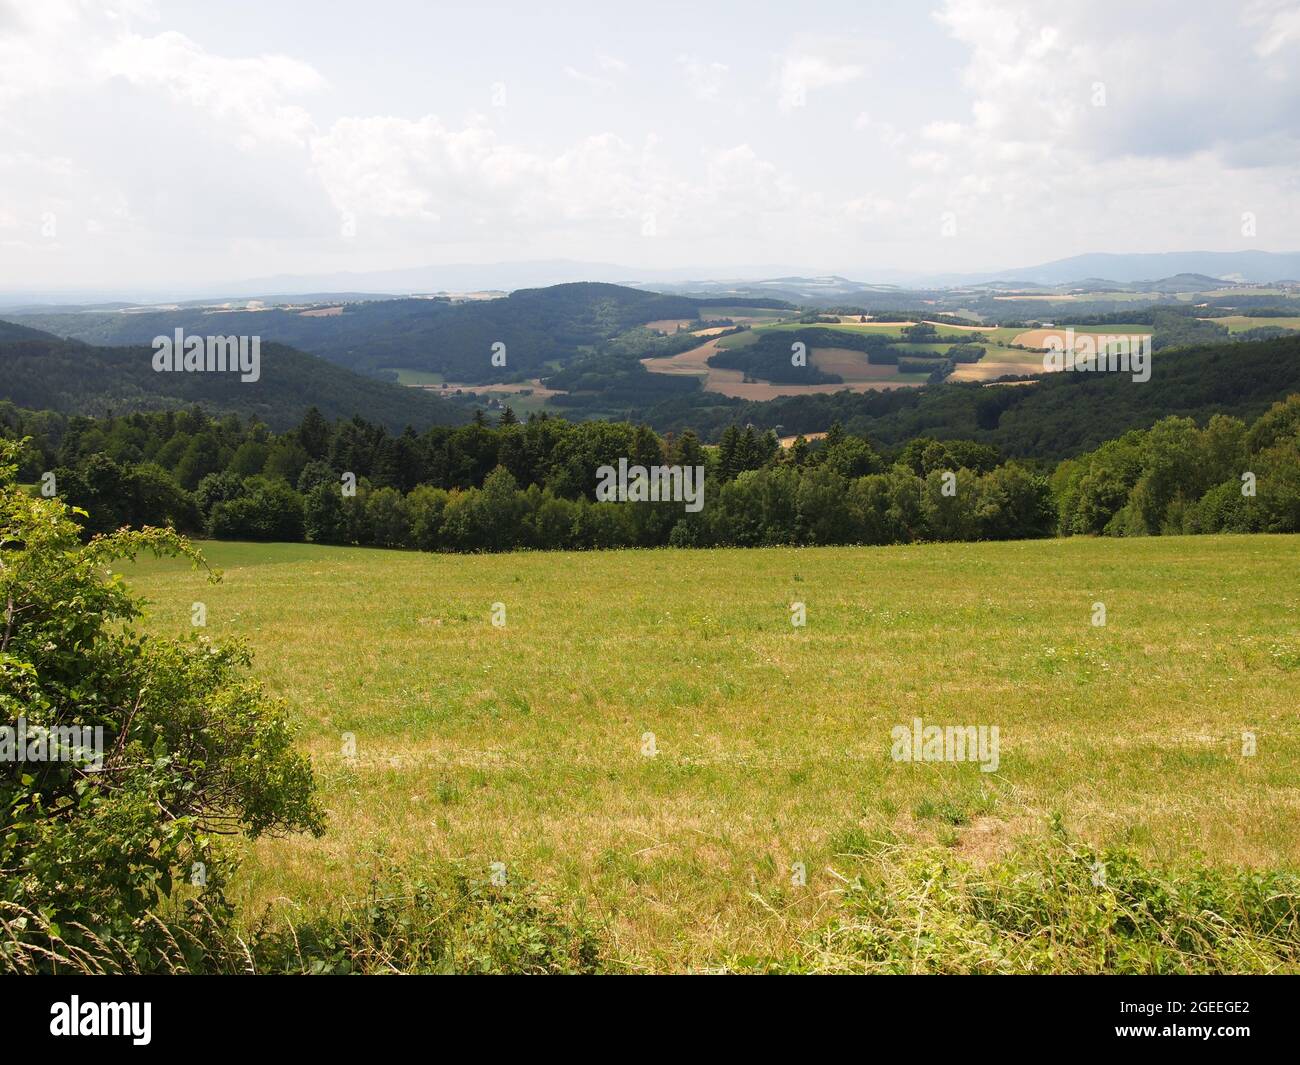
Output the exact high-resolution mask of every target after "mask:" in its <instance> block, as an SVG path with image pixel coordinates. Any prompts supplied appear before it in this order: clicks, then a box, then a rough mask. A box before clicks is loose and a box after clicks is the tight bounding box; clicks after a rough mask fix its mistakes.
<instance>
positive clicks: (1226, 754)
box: [127, 536, 1300, 970]
mask: <svg viewBox="0 0 1300 1065" xmlns="http://www.w3.org/2000/svg"><path fill="white" fill-rule="evenodd" d="M1298 549H1300V541H1298V540H1297V538H1296V537H1244V536H1243V537H1197V538H1166V539H1149V540H1136V541H1110V540H1104V541H1099V540H1049V541H1038V542H1027V543H1008V544H965V545H926V546H910V547H895V548H864V549H852V548H827V549H803V550H795V549H770V550H752V551H741V550H720V551H671V550H664V551H653V552H611V553H595V554H515V555H499V556H436V555H422V554H416V553H403V552H386V551H376V550H365V549H349V548H320V547H312V546H304V545H241V544H211V545H209V546H208V547H207V548H206V550H207V553H208V554H209V555H210V557H211V558H212V560H213V561H214V562H215V563H216V564H218V565H220V566H222V567H223V568H224V569H225V571H226V579H225V582H224V583H223V584H221V585H219V586H216V587H209V586H207V585H205V584H204V583H202V581H201V580H200V579H199V577H198V576H197V575H195V574H193V573H191V572H190V571H188V570H185V569H183V568H181V567H180V566H178V565H177V564H175V563H171V562H161V563H160V562H152V561H150V562H142V563H140V564H137V565H133V566H130V567H127V572H128V579H129V580H130V582H131V583H132V584H133V585H134V586H135V587H136V588H137V589H139V590H141V591H143V592H145V593H146V594H147V595H148V596H149V597H150V598H151V599H152V600H154V602H155V607H154V609H153V615H152V617H151V618H150V619H149V625H150V626H151V627H152V628H153V629H155V630H158V631H164V632H177V631H182V630H185V629H187V628H188V619H189V616H190V609H191V604H192V603H193V602H194V601H196V600H202V601H204V602H206V603H207V606H208V624H209V633H210V634H212V635H233V634H240V635H244V636H246V637H247V638H248V639H249V640H250V641H251V644H252V646H253V648H254V651H255V653H256V663H257V671H258V672H259V673H260V674H261V675H262V676H263V677H265V678H266V680H267V682H268V683H269V685H270V687H271V688H272V689H273V690H274V691H276V692H278V693H280V694H281V695H283V696H284V697H285V698H287V699H288V700H289V702H290V703H291V705H292V706H293V708H294V712H295V714H296V716H297V718H298V719H299V720H300V721H301V722H302V724H303V732H302V735H301V743H302V745H303V747H305V748H306V749H307V750H308V751H310V752H311V755H312V757H313V759H314V762H315V764H316V767H317V772H318V774H319V777H320V782H321V787H322V790H323V794H324V798H325V801H326V803H327V806H328V808H329V813H330V829H329V832H328V834H327V835H326V836H325V837H324V839H322V840H319V841H314V840H310V839H298V838H294V839H288V840H281V841H266V842H262V843H259V844H258V845H256V846H255V847H253V848H252V849H251V852H250V853H249V855H248V863H247V866H246V868H245V870H244V872H243V874H242V878H241V880H240V881H239V885H238V889H237V892H238V894H239V895H240V897H241V898H242V899H243V901H245V902H248V903H250V904H252V905H253V906H254V908H256V907H257V906H258V905H259V904H261V903H267V902H271V901H272V900H275V899H279V898H282V897H286V896H287V897H292V898H294V899H295V900H299V901H300V903H301V904H302V905H305V906H311V905H313V904H316V903H321V904H324V903H325V902H327V901H328V900H330V899H332V898H335V897H337V896H338V895H339V894H341V893H353V894H360V893H362V892H363V891H364V887H365V884H366V880H367V877H368V875H369V874H370V872H371V871H372V870H373V869H374V868H375V866H376V864H377V863H378V861H379V858H380V856H388V857H391V858H393V859H396V860H398V861H400V862H402V863H405V864H413V865H414V866H416V867H417V868H418V866H419V864H420V863H421V862H425V861H430V860H433V859H451V860H453V861H456V862H459V863H463V864H464V866H465V867H466V868H467V869H471V870H473V871H475V872H476V873H481V872H482V871H483V870H484V869H486V867H487V866H488V865H489V864H490V863H492V862H495V861H501V862H504V863H505V864H506V866H507V868H508V869H509V870H510V875H512V876H526V877H531V878H535V879H537V880H539V881H540V882H542V883H543V884H547V885H553V886H555V887H557V888H561V889H563V890H565V891H567V892H571V893H573V894H574V895H577V896H579V897H582V898H585V899H587V900H589V902H590V905H591V906H592V907H593V908H594V910H595V911H596V912H597V913H598V914H599V915H600V916H601V917H602V918H603V919H605V920H606V921H607V922H608V923H609V926H610V930H611V935H612V937H613V939H614V942H615V944H616V948H617V951H618V953H619V954H620V956H621V957H623V958H624V959H626V960H628V961H629V962H630V963H631V964H632V965H633V966H634V967H637V968H646V969H655V970H664V969H667V970H679V969H682V968H688V967H703V966H709V965H713V964H716V963H717V961H718V960H719V958H721V957H723V956H726V955H729V954H733V953H740V954H777V955H784V954H786V953H788V952H789V951H790V950H791V949H793V946H794V944H795V943H796V941H797V940H798V939H799V938H800V937H801V936H802V935H804V934H805V933H806V932H807V931H808V930H810V929H812V928H815V927H818V926H820V925H821V924H823V923H824V922H825V921H826V920H827V919H828V916H829V911H830V908H831V906H832V902H831V898H832V896H831V894H830V889H831V888H832V886H833V885H834V884H835V883H836V881H835V880H834V878H833V877H832V875H831V874H830V873H829V872H828V869H829V868H831V867H834V866H835V865H837V864H838V862H839V859H837V857H836V846H837V843H836V841H837V839H839V838H841V836H842V834H843V833H844V832H845V831H846V830H849V829H854V828H856V829H860V830H862V831H863V832H866V833H867V834H869V835H880V834H884V833H894V834H895V835H896V836H897V838H898V840H899V841H900V842H901V843H902V844H903V845H904V846H912V845H916V846H920V845H923V844H926V843H933V842H935V841H938V842H940V843H947V844H949V845H951V846H954V847H956V848H958V849H960V850H962V851H963V852H965V853H967V854H969V855H971V856H972V857H975V858H977V859H978V858H980V857H981V856H993V855H996V854H997V853H1000V852H1001V851H1002V850H1004V849H1005V847H1006V846H1008V845H1009V844H1010V843H1011V842H1012V841H1013V840H1014V839H1015V838H1016V837H1017V836H1018V835H1019V834H1021V833H1025V832H1030V833H1032V832H1036V831H1038V830H1039V827H1040V826H1041V825H1042V824H1043V822H1044V820H1045V819H1046V818H1047V816H1048V815H1049V814H1050V813H1051V812H1052V811H1054V810H1059V811H1061V812H1062V813H1063V814H1064V817H1065V821H1066V823H1067V825H1068V826H1069V827H1070V828H1071V830H1072V831H1074V832H1076V833H1077V834H1079V835H1080V836H1082V837H1083V838H1085V839H1089V840H1092V841H1096V842H1100V843H1107V842H1110V843H1123V844H1125V845H1127V846H1130V847H1133V848H1135V849H1137V850H1138V851H1140V852H1143V853H1146V854H1148V855H1150V856H1152V857H1162V858H1169V857H1179V856H1187V855H1190V854H1192V853H1194V852H1201V853H1203V854H1204V855H1206V856H1207V858H1208V860H1209V861H1210V862H1211V863H1219V864H1224V863H1240V864H1244V865H1251V866H1256V865H1258V866H1263V865H1275V864H1279V863H1292V864H1295V863H1297V862H1300V827H1297V826H1300V776H1298V775H1297V766H1298V765H1300V725H1298V724H1297V716H1296V709H1297V706H1300V638H1298V637H1297V631H1298V630H1300V624H1298V623H1300V577H1297V569H1296V566H1295V560H1296V557H1297V550H1298ZM1097 601H1101V602H1104V603H1105V604H1106V607H1107V611H1108V618H1107V621H1108V624H1107V625H1106V626H1105V627H1100V628H1099V627H1094V626H1093V625H1092V624H1091V619H1092V612H1093V604H1094V602H1097ZM497 602H500V603H503V604H504V605H505V608H506V625H505V627H504V628H495V627H493V625H492V624H491V621H490V612H491V610H492V605H493V603H497ZM793 602H802V603H805V604H806V609H807V624H806V626H804V627H802V628H796V627H794V626H792V624H791V614H790V605H791V603H793ZM914 717H921V718H922V719H924V720H925V721H926V722H927V723H951V724H960V723H972V724H980V723H983V724H987V725H997V726H998V727H999V729H1000V735H1001V754H1000V763H1001V764H1000V767H999V769H998V771H997V772H996V773H983V772H981V771H980V770H979V768H978V767H977V766H975V765H973V764H969V763H967V764H945V763H929V764H920V765H917V764H912V765H909V764H901V763H897V762H894V761H893V760H891V757H890V729H891V728H892V727H893V726H894V725H897V724H900V723H907V722H910V721H911V720H912V719H913V718H914ZM1246 731H1250V732H1253V733H1254V734H1255V735H1256V736H1257V742H1258V753H1257V754H1256V755H1255V756H1253V757H1243V755H1242V734H1243V732H1246ZM347 733H351V734H353V735H354V736H355V741H356V759H355V761H350V760H348V759H347V758H345V757H344V754H343V745H344V742H345V734H347ZM646 733H653V734H654V742H655V749H656V750H657V754H655V755H654V756H653V757H649V756H647V755H646V754H643V749H644V746H645V743H646V740H645V734H646ZM934 810H940V811H945V812H944V813H943V814H942V815H940V816H936V815H935V814H934V813H933V812H932V811H934ZM796 862H802V863H804V864H805V866H806V868H807V875H808V884H807V887H806V888H795V887H793V886H792V884H791V875H792V874H791V870H792V868H793V865H794V863H796Z"/></svg>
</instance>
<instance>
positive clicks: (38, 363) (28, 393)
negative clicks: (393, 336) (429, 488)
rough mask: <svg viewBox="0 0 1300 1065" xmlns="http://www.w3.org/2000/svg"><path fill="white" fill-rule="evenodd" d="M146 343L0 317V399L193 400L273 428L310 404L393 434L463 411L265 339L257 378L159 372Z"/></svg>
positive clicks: (152, 405)
mask: <svg viewBox="0 0 1300 1065" xmlns="http://www.w3.org/2000/svg"><path fill="white" fill-rule="evenodd" d="M152 361H153V350H152V348H149V347H95V346H92V345H90V344H84V343H82V342H80V341H77V340H64V339H61V338H59V337H56V336H50V335H49V334H43V333H40V332H38V331H36V330H34V329H27V328H25V327H22V326H14V325H12V324H11V323H8V322H0V400H8V401H10V402H12V403H14V404H16V405H17V406H19V407H25V408H28V409H33V410H57V411H63V412H65V413H77V414H92V415H102V414H107V413H109V412H113V413H117V414H122V413H126V412H128V411H140V410H166V409H172V408H178V407H186V406H189V405H191V404H201V405H202V406H204V407H206V408H207V409H208V410H209V411H213V412H222V413H226V412H229V413H235V414H239V415H241V416H244V417H248V416H256V417H258V418H260V419H261V420H262V421H264V422H266V423H267V424H268V425H269V426H271V427H272V428H273V429H283V428H287V427H288V426H291V425H294V424H297V422H298V421H299V420H300V419H301V418H302V415H303V413H304V412H305V411H306V410H307V409H308V408H309V407H312V406H315V407H317V408H319V410H320V411H321V413H323V414H324V415H325V417H326V418H329V419H331V420H332V419H335V418H350V417H352V416H353V415H354V414H362V415H364V416H365V417H366V418H367V419H368V420H370V421H375V422H379V423H381V424H383V425H386V426H388V427H389V428H390V429H393V430H394V431H400V430H401V429H402V428H404V427H405V426H407V425H413V426H415V427H416V428H420V429H422V428H426V427H428V426H430V425H445V424H458V423H461V422H464V421H466V420H468V412H466V411H465V410H463V409H461V408H458V407H455V406H453V405H451V404H449V403H447V402H446V401H445V400H441V399H438V398H437V397H435V396H433V395H431V394H429V393H427V392H423V391H420V390H418V389H409V388H401V387H399V386H397V385H390V384H388V383H386V382H383V381H376V380H373V379H370V378H366V377H361V376H358V375H357V374H354V373H351V372H349V371H348V370H344V369H342V368H340V367H338V366H333V365H331V364H330V363H328V362H325V361H324V360H323V359H318V358H316V357H315V356H313V355H307V354H305V353H304V352H301V351H296V350H294V349H293V348H290V347H286V346H285V345H283V344H274V343H264V344H263V345H262V349H261V376H260V379H259V380H257V381H255V382H247V383H245V382H241V381H240V379H239V375H238V374H232V373H158V372H155V370H154V369H153V365H152Z"/></svg>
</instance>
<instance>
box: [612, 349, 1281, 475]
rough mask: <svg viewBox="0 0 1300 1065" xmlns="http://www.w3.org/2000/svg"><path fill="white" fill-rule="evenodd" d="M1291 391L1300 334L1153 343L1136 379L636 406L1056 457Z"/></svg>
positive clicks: (697, 420)
mask: <svg viewBox="0 0 1300 1065" xmlns="http://www.w3.org/2000/svg"><path fill="white" fill-rule="evenodd" d="M1294 392H1300V337H1284V338H1281V339H1278V340H1265V341H1256V342H1253V343H1249V344H1213V345H1202V346H1197V347H1189V348H1178V349H1173V350H1169V351H1163V352H1157V353H1156V355H1155V357H1154V360H1153V362H1152V373H1151V380H1150V381H1147V382H1144V383H1137V382H1134V381H1133V380H1132V378H1131V377H1130V376H1129V375H1127V374H1121V373H1055V374H1048V375H1047V376H1045V377H1042V378H1039V379H1037V380H1036V381H1034V382H1033V383H1029V384H1019V385H1010V384H1004V385H980V384H976V383H970V384H953V383H944V384H940V385H930V386H927V387H925V388H915V389H889V390H886V391H880V392H848V391H841V392H835V393H823V394H814V395H806V396H788V397H783V398H780V399H774V400H768V401H766V402H761V403H760V402H741V401H739V400H726V399H723V398H722V397H719V396H712V395H709V394H707V393H705V394H697V395H695V396H691V397H687V398H686V399H684V400H683V399H676V400H673V401H671V402H668V403H661V404H660V405H658V406H656V407H651V408H649V409H648V410H644V411H639V412H637V413H638V416H639V417H642V418H644V420H646V421H648V422H649V423H650V424H651V425H653V426H654V427H655V428H656V429H658V430H659V431H660V432H668V431H671V432H676V433H680V432H682V431H683V430H685V429H688V428H689V429H694V430H695V431H696V432H697V433H698V434H699V435H700V437H701V439H704V440H716V439H718V437H719V436H720V434H721V433H722V431H723V430H724V429H725V428H726V427H727V426H728V425H753V426H755V427H756V428H758V429H777V428H779V430H780V432H781V433H782V434H790V435H793V434H794V433H809V432H817V431H821V430H825V429H826V428H827V427H828V426H830V425H831V424H833V423H834V422H837V421H838V422H840V423H841V424H842V425H843V426H844V427H845V428H846V429H847V430H849V431H850V432H853V433H858V434H863V435H866V436H870V437H871V439H872V440H875V441H879V442H880V443H882V444H885V445H891V446H892V445H896V444H901V443H903V442H905V441H907V440H911V439H913V438H914V437H918V436H934V437H938V438H940V439H949V440H950V439H958V440H977V441H979V442H980V443H985V444H992V445H993V446H995V447H997V448H998V449H999V450H1000V451H1001V452H1002V453H1003V454H1005V455H1008V456H1015V457H1020V458H1029V457H1035V458H1045V459H1051V460H1058V459H1061V458H1065V457H1068V456H1071V455H1077V454H1079V453H1081V452H1083V451H1088V450H1090V449H1092V448H1095V447H1097V446H1098V445H1100V444H1101V443H1103V442H1104V441H1106V440H1110V439H1113V438H1115V437H1119V436H1122V435H1123V434H1124V433H1126V432H1127V431H1128V430H1130V429H1146V428H1148V427H1150V426H1151V425H1153V424H1155V423H1156V422H1157V421H1159V420H1160V419H1161V418H1165V417H1168V416H1169V415H1178V416H1181V417H1190V418H1195V419H1196V420H1197V421H1198V422H1202V423H1204V422H1205V421H1207V420H1208V419H1209V418H1210V416H1211V415H1214V414H1228V415H1232V416H1234V417H1238V418H1245V419H1250V418H1255V417H1258V416H1259V415H1260V414H1262V413H1263V412H1264V411H1265V410H1267V409H1268V408H1269V406H1270V405H1271V404H1273V403H1276V402H1278V401H1279V400H1282V399H1285V398H1286V397H1287V396H1288V395H1290V394H1291V393H1294Z"/></svg>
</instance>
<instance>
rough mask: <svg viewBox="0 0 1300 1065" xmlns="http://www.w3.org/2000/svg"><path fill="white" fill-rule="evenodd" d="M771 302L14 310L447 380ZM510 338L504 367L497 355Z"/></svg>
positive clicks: (606, 289)
mask: <svg viewBox="0 0 1300 1065" xmlns="http://www.w3.org/2000/svg"><path fill="white" fill-rule="evenodd" d="M745 302H749V303H751V304H763V305H765V306H786V305H785V304H782V303H781V302H780V301H773V300H750V301H744V300H735V299H731V300H722V299H718V300H700V299H694V298H691V297H687V296H665V295H661V294H659V293H657V292H643V291H641V290H640V289H633V288H625V287H624V286H622V285H609V284H598V283H592V282H581V283H575V284H568V285H552V286H550V287H548V288H533V289H520V290H519V291H517V292H513V293H511V294H510V295H509V296H507V297H504V298H502V299H493V300H477V301H470V302H466V303H452V302H450V301H448V300H446V299H394V300H377V301H368V302H365V303H350V304H344V305H342V307H341V310H340V312H339V313H332V314H327V315H322V314H319V313H315V312H308V313H303V311H302V310H301V309H276V310H265V311H242V310H241V311H222V312H213V311H208V310H204V309H202V308H198V307H193V308H181V309H178V310H169V311H160V312H133V313H130V314H123V313H118V312H103V313H98V312H75V313H68V312H59V313H50V314H29V315H23V316H17V317H15V316H11V318H14V319H15V320H17V321H19V322H21V323H22V324H23V325H27V326H33V327H35V328H38V329H44V330H47V331H48V332H51V333H56V334H58V335H59V336H68V337H74V338H75V339H77V340H84V341H86V342H87V343H91V344H147V343H149V342H150V341H151V340H152V339H153V338H154V337H155V336H158V335H161V334H170V333H171V332H172V330H174V329H175V328H177V327H180V328H183V329H184V330H185V331H186V332H187V333H195V334H204V335H209V334H213V335H226V334H232V333H233V334H241V335H242V334H249V333H257V334H259V335H260V336H261V337H262V339H263V340H264V341H265V340H274V341H278V342H279V343H282V344H288V345H290V346H292V347H295V348H298V349H299V350H301V351H308V352H311V353H312V354H313V355H319V356H320V357H321V358H324V359H328V360H329V361H330V362H334V363H337V364H338V365H340V366H346V367H348V368H349V369H353V370H356V371H358V372H361V373H370V372H373V371H375V370H379V369H386V368H394V367H403V368H409V369H416V370H428V371H436V372H439V373H442V374H443V375H445V376H446V377H447V378H448V379H449V380H453V381H468V382H474V383H482V382H484V381H486V380H491V379H501V378H504V377H507V376H519V375H523V376H536V375H537V374H538V373H540V372H542V371H543V370H544V369H546V368H547V363H548V362H553V361H555V362H559V361H567V360H569V359H571V358H573V357H574V356H575V355H577V354H579V353H580V350H581V349H583V348H586V347H591V346H594V345H596V344H598V343H600V342H601V341H605V340H609V339H611V338H612V337H614V336H617V335H618V334H619V333H623V332H626V331H627V330H628V329H631V328H632V327H634V326H637V325H642V324H644V323H646V322H652V321H660V320H663V319H674V318H677V319H682V318H687V319H693V318H695V317H696V316H697V315H701V314H704V315H706V316H707V313H708V307H709V306H711V305H713V306H724V305H725V306H735V305H736V304H737V303H745ZM498 343H500V344H504V345H505V346H506V349H505V350H506V366H505V367H504V368H501V367H494V366H493V365H492V362H491V357H492V353H493V345H494V344H498Z"/></svg>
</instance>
